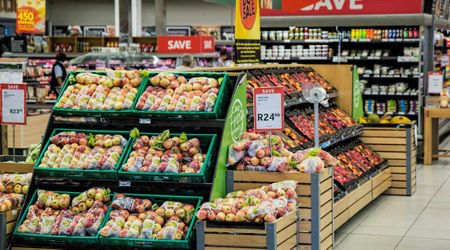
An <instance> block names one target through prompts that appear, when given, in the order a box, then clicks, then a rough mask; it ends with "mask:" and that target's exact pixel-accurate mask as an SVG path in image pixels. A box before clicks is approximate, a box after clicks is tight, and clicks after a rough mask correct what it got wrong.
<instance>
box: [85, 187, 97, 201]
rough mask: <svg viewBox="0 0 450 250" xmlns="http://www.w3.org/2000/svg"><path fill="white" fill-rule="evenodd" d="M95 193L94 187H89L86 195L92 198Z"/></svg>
mask: <svg viewBox="0 0 450 250" xmlns="http://www.w3.org/2000/svg"><path fill="white" fill-rule="evenodd" d="M95 194H96V192H95V188H90V189H89V190H88V191H87V195H88V197H89V198H91V199H94V197H95Z"/></svg>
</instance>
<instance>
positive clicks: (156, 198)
mask: <svg viewBox="0 0 450 250" xmlns="http://www.w3.org/2000/svg"><path fill="white" fill-rule="evenodd" d="M125 196H127V197H134V198H141V199H150V200H152V202H154V203H157V204H158V205H161V204H162V203H163V202H164V201H178V202H182V203H188V204H192V205H193V206H195V214H197V211H198V209H199V208H200V205H201V203H202V200H203V198H202V197H199V196H176V195H152V194H125ZM110 212H111V211H108V214H107V215H106V217H105V223H106V222H107V221H108V220H109V215H110ZM195 220H196V217H195V216H194V217H193V218H192V221H191V222H190V224H189V229H188V232H187V233H186V237H185V239H184V240H158V239H138V238H120V237H104V236H102V235H100V230H99V233H98V238H99V241H100V244H101V245H103V246H113V247H121V248H129V247H138V248H161V249H166V248H175V249H191V247H192V243H193V241H194V234H195V231H194V226H195ZM103 226H104V225H102V227H101V228H103Z"/></svg>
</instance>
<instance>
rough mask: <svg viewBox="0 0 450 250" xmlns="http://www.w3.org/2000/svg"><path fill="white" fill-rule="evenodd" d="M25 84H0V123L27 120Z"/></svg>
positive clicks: (20, 122) (19, 122)
mask: <svg viewBox="0 0 450 250" xmlns="http://www.w3.org/2000/svg"><path fill="white" fill-rule="evenodd" d="M25 91H26V84H3V83H2V84H0V104H1V105H0V107H1V109H0V113H1V116H0V124H21V125H24V124H26V122H27V106H26V99H25V98H26V93H25Z"/></svg>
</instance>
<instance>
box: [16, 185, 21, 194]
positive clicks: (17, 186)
mask: <svg viewBox="0 0 450 250" xmlns="http://www.w3.org/2000/svg"><path fill="white" fill-rule="evenodd" d="M14 193H16V194H21V193H22V186H21V185H20V184H16V185H15V186H14Z"/></svg>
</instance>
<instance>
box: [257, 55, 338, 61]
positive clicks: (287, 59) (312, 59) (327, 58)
mask: <svg viewBox="0 0 450 250" xmlns="http://www.w3.org/2000/svg"><path fill="white" fill-rule="evenodd" d="M307 60H308V61H309V60H311V61H330V60H331V57H327V56H303V57H290V58H287V57H271V58H264V59H261V61H307Z"/></svg>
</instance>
